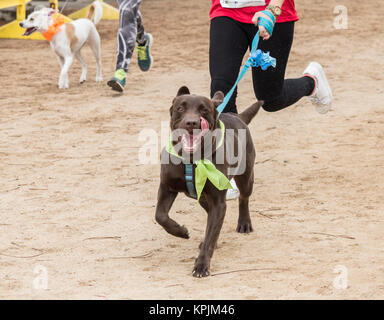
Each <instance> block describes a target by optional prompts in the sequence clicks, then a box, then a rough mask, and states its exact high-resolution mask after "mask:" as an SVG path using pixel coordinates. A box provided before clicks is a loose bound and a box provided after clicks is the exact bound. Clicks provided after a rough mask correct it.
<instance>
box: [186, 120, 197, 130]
mask: <svg viewBox="0 0 384 320" xmlns="http://www.w3.org/2000/svg"><path fill="white" fill-rule="evenodd" d="M185 125H186V126H187V128H188V129H198V128H199V121H198V120H197V119H187V120H185Z"/></svg>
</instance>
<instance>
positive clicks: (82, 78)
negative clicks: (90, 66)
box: [75, 50, 87, 83]
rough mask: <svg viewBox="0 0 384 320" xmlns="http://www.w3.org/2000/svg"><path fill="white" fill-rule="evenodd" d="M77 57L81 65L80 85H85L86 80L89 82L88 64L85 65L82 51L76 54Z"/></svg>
mask: <svg viewBox="0 0 384 320" xmlns="http://www.w3.org/2000/svg"><path fill="white" fill-rule="evenodd" d="M75 57H76V58H77V60H79V61H80V63H81V76H80V83H83V82H84V81H85V80H87V64H86V63H85V61H84V59H83V57H82V56H81V52H80V50H79V51H77V52H76V53H75Z"/></svg>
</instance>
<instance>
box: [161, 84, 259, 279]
mask: <svg viewBox="0 0 384 320" xmlns="http://www.w3.org/2000/svg"><path fill="white" fill-rule="evenodd" d="M223 98H224V94H223V93H222V92H221V91H219V92H217V93H216V94H215V95H214V97H213V99H212V100H211V99H208V98H206V97H202V96H198V95H191V94H190V92H189V89H188V88H187V87H181V88H180V89H179V91H178V93H177V96H176V97H175V99H174V100H173V103H172V106H171V109H170V113H171V124H170V125H171V130H172V132H175V131H177V130H180V129H182V130H184V131H183V132H186V133H184V134H183V135H181V134H180V135H179V136H176V138H175V137H173V139H172V140H171V141H172V144H173V145H181V151H180V152H183V155H184V154H185V153H187V155H190V156H191V158H192V156H193V157H195V155H196V154H197V153H198V151H200V153H201V156H200V157H201V158H206V157H207V156H209V157H210V159H211V162H212V163H213V164H214V165H215V166H216V168H217V169H218V170H219V171H220V172H222V173H223V174H224V175H225V176H226V177H227V178H228V179H231V178H232V177H234V179H235V181H236V184H237V186H238V188H239V191H240V198H239V219H238V225H237V232H239V233H249V232H252V231H253V229H252V223H251V218H250V216H249V203H248V202H249V197H250V195H251V194H252V189H253V180H254V173H253V167H254V163H255V157H256V152H255V148H254V146H253V141H252V137H251V134H250V132H249V129H248V127H247V125H248V124H249V123H250V122H251V120H252V119H253V117H254V116H255V115H256V114H257V112H258V111H259V109H260V107H261V106H262V104H263V102H261V101H259V102H257V103H255V104H253V105H252V106H251V107H249V108H248V109H246V110H245V111H244V112H242V113H241V114H239V115H237V114H234V113H224V114H221V115H220V117H218V112H217V110H216V107H217V106H218V105H219V104H220V103H221V102H222V101H223ZM219 121H221V123H219ZM203 123H204V126H208V125H209V133H211V132H213V131H214V130H215V129H217V128H219V126H220V125H221V124H222V123H223V124H224V125H225V131H223V130H221V131H220V130H215V132H218V133H217V134H216V136H215V135H213V138H212V139H211V140H209V139H208V138H207V136H208V135H206V134H205V135H203V134H202V131H203V130H202V129H203ZM206 131H208V130H206ZM240 131H241V132H242V133H243V134H242V135H241V136H242V138H241V139H240V133H241V132H240ZM220 132H221V134H222V135H223V136H224V143H223V144H222V145H221V146H219V145H218V140H219V138H220V137H219V136H217V135H220ZM188 135H189V137H188ZM173 136H174V135H173ZM180 138H181V139H180ZM240 145H241V146H240ZM207 146H211V149H210V150H213V151H211V154H208V153H207V152H206V149H205V148H206V147H207ZM217 147H218V148H217ZM216 148H217V149H216ZM208 149H209V148H208ZM229 149H233V150H234V151H233V150H232V154H233V155H232V156H231V158H236V159H237V163H234V161H233V159H229V156H228V154H231V150H229ZM219 153H220V154H221V155H224V156H223V161H218V158H219V157H218V154H219ZM235 153H237V154H236V155H235ZM179 154H180V153H179ZM235 156H236V157H235ZM187 158H188V157H187ZM166 159H168V161H166ZM178 160H179V161H178ZM188 160H190V159H188ZM193 167H194V171H195V169H196V165H193ZM231 169H232V172H231ZM226 191H227V190H218V189H217V188H216V187H215V186H214V185H213V184H212V183H211V182H210V181H209V180H207V181H206V183H205V186H204V189H203V191H202V193H201V196H200V199H199V203H200V205H201V206H202V207H203V208H204V209H205V210H206V211H207V213H208V220H207V227H206V232H205V239H204V241H203V242H202V243H201V245H200V254H199V256H198V258H197V259H196V261H195V266H194V269H193V273H192V274H193V276H195V277H198V278H200V277H205V276H208V275H209V269H210V261H211V257H212V255H213V251H214V249H215V247H216V243H217V240H218V238H219V234H220V230H221V227H222V225H223V221H224V216H225V212H226ZM179 192H184V193H185V194H186V195H187V196H190V194H189V193H188V189H187V187H186V177H185V165H184V163H183V162H181V163H180V159H176V157H175V156H174V155H172V154H169V152H168V151H167V150H166V149H164V150H163V151H162V153H161V174H160V187H159V191H158V199H157V206H156V221H157V222H158V223H159V224H160V225H161V226H162V227H163V228H164V229H165V230H166V231H167V232H168V233H170V234H172V235H174V236H176V237H180V238H184V239H188V238H189V234H188V230H187V229H186V228H185V227H184V226H180V225H179V224H178V223H177V222H176V221H174V220H172V219H171V218H170V217H169V210H170V209H171V206H172V204H173V202H174V200H175V199H176V196H177V194H178V193H179Z"/></svg>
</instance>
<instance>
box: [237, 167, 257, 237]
mask: <svg viewBox="0 0 384 320" xmlns="http://www.w3.org/2000/svg"><path fill="white" fill-rule="evenodd" d="M253 176H254V174H253V166H252V171H251V172H250V173H248V174H243V175H240V176H235V177H234V178H235V181H236V184H237V186H238V188H239V191H240V197H239V219H238V223H237V228H236V231H237V232H239V233H250V232H252V231H253V228H252V222H251V217H250V215H249V197H250V196H251V194H252V190H253V180H254V178H253Z"/></svg>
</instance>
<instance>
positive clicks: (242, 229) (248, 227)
mask: <svg viewBox="0 0 384 320" xmlns="http://www.w3.org/2000/svg"><path fill="white" fill-rule="evenodd" d="M236 231H237V232H238V233H250V232H253V228H252V223H251V221H247V222H239V223H238V224H237V228H236Z"/></svg>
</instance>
